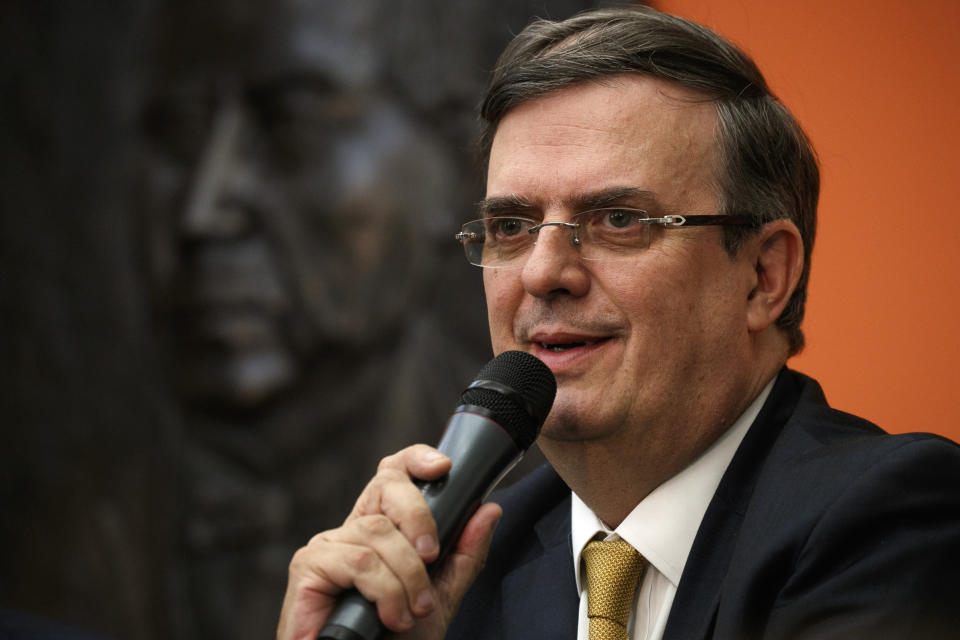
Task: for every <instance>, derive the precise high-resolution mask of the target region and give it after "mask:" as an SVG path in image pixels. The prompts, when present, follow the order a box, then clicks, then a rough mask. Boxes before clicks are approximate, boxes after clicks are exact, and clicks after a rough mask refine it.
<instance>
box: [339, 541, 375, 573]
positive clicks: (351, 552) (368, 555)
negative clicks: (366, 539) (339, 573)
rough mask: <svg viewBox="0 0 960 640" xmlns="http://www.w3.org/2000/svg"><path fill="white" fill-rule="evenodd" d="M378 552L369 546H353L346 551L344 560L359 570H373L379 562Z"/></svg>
mask: <svg viewBox="0 0 960 640" xmlns="http://www.w3.org/2000/svg"><path fill="white" fill-rule="evenodd" d="M377 558H378V556H377V554H376V552H375V551H374V550H373V549H370V548H369V547H353V548H351V549H348V550H346V551H345V552H344V560H345V561H346V563H347V564H348V565H349V566H351V567H353V568H354V570H355V571H357V572H367V571H370V570H372V569H373V568H374V567H375V566H376V564H377Z"/></svg>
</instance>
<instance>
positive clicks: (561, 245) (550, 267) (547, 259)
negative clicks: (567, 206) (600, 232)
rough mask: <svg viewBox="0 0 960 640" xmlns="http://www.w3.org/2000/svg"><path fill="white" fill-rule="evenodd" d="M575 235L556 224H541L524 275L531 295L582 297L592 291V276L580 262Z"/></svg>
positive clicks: (563, 226) (526, 287)
mask: <svg viewBox="0 0 960 640" xmlns="http://www.w3.org/2000/svg"><path fill="white" fill-rule="evenodd" d="M574 233H576V229H573V228H570V227H569V226H568V225H564V224H554V223H547V224H545V225H541V226H540V228H539V229H538V230H537V239H536V243H535V244H534V246H533V248H532V249H531V250H530V255H529V256H528V257H527V261H526V263H525V264H524V265H523V271H522V273H521V279H522V281H523V288H524V289H526V291H527V292H528V293H529V294H530V295H532V296H534V297H537V298H552V297H555V296H557V295H571V296H575V297H579V296H583V295H586V293H587V291H589V290H590V273H589V272H588V271H587V269H586V268H585V267H584V265H583V261H582V260H581V259H580V252H579V250H578V248H577V245H576V244H575V242H574V238H575V236H574V235H573V234H574Z"/></svg>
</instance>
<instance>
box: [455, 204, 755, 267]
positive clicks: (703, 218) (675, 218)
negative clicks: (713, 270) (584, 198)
mask: <svg viewBox="0 0 960 640" xmlns="http://www.w3.org/2000/svg"><path fill="white" fill-rule="evenodd" d="M595 211H629V212H631V213H634V214H640V213H642V214H644V215H647V212H646V211H645V210H643V209H633V208H630V207H602V208H600V209H590V210H587V211H581V212H580V213H578V214H577V215H578V216H580V215H583V214H587V213H593V212H595ZM494 218H497V219H508V220H522V221H525V222H536V221H535V220H532V219H530V218H527V217H524V216H489V217H486V218H478V219H476V220H470V221H468V222H465V223H463V225H461V227H460V231H459V232H458V233H457V234H455V235H454V240H457V241H458V242H460V244H461V245H463V248H464V253H465V254H466V249H467V241H468V240H472V239H474V238H476V237H477V236H478V235H479V234H477V233H474V232H467V231H464V228H465V227H466V226H467V225H469V224H473V223H475V222H484V221H485V220H492V219H494ZM635 222H636V223H637V224H649V225H659V226H661V227H664V228H667V229H675V228H679V227H707V226H723V227H758V226H760V225H759V223H758V221H757V220H756V219H755V218H753V217H751V216H748V215H743V214H671V215H665V216H660V217H656V218H637V220H636V221H635ZM580 226H581V225H580V223H578V222H563V221H555V222H541V223H539V224H535V225H533V226H532V227H530V228H529V229H527V233H528V234H530V235H536V234H537V233H539V231H540V230H541V229H543V228H544V227H562V228H564V229H569V230H570V231H571V243H572V244H573V245H574V246H579V245H580V236H579V235H578V234H577V233H576V229H579V228H580ZM534 244H536V243H534ZM467 262H469V263H470V264H472V265H473V266H475V267H480V268H481V269H504V268H511V267H506V266H496V265H484V264H477V263H476V262H473V261H472V260H470V258H469V256H467ZM518 267H519V265H518ZM514 268H516V267H514Z"/></svg>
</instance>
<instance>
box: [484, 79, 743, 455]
mask: <svg viewBox="0 0 960 640" xmlns="http://www.w3.org/2000/svg"><path fill="white" fill-rule="evenodd" d="M715 127H716V116H715V111H714V105H713V104H712V103H711V102H709V101H706V100H703V99H702V96H698V95H696V94H693V93H691V92H689V91H687V90H685V89H682V88H679V87H677V86H674V85H672V84H670V83H667V82H664V81H660V80H656V79H653V78H648V77H645V76H641V75H635V74H631V75H623V76H618V77H616V78H612V79H607V80H605V81H604V82H603V83H583V84H579V85H575V86H572V87H569V88H566V89H563V90H560V91H556V92H553V93H550V94H548V95H546V96H544V97H542V98H539V99H535V100H532V101H530V102H527V103H524V104H522V105H520V106H518V107H516V108H515V109H513V110H512V111H510V112H509V113H508V114H507V115H506V116H505V117H504V118H503V120H502V122H501V123H500V126H499V128H498V129H497V133H496V136H495V138H494V141H493V146H492V149H491V155H490V165H489V173H488V181H487V199H488V201H489V200H490V199H495V198H513V199H517V200H519V201H522V202H523V203H524V204H525V205H526V206H528V207H531V208H529V209H527V208H524V211H523V213H521V214H520V215H525V216H529V217H535V218H539V219H542V220H544V221H565V220H569V219H570V217H571V216H572V215H574V214H576V213H577V212H578V210H579V209H578V205H577V204H576V203H577V202H578V201H579V202H582V201H583V200H584V199H585V198H589V197H593V196H597V195H604V194H608V193H614V192H617V191H627V190H636V191H637V192H633V193H630V194H628V195H625V196H623V197H622V198H619V199H617V200H615V201H614V202H612V203H611V204H612V205H621V206H625V207H632V208H637V209H643V210H645V211H647V212H648V213H649V214H650V215H651V216H660V215H665V214H670V213H718V212H719V209H720V202H719V198H718V193H717V187H716V183H717V181H716V179H715V175H716V149H715V143H714V140H715ZM580 206H582V205H580ZM531 212H532V213H531ZM752 271H753V270H752V267H751V265H749V264H745V263H744V261H743V260H741V259H738V258H731V257H730V255H729V254H728V253H727V252H726V250H725V249H724V247H723V244H722V233H721V230H720V228H718V227H700V228H687V229H669V230H667V229H663V228H660V227H654V229H653V234H652V238H651V242H650V246H649V248H647V249H646V250H644V251H642V252H640V253H638V254H635V255H633V256H630V257H628V258H624V259H621V260H618V261H613V262H603V261H586V260H582V259H581V258H580V255H579V252H578V249H577V248H575V247H574V246H573V245H572V244H571V241H570V232H569V231H568V230H566V229H563V228H561V227H556V226H551V227H545V228H543V229H542V230H541V231H540V232H539V237H538V240H537V244H536V245H535V246H534V247H533V249H532V250H531V254H530V256H529V259H528V260H527V262H526V263H525V265H524V266H523V267H522V268H518V269H484V272H483V275H484V286H485V290H486V297H487V305H488V312H489V322H490V330H491V337H492V341H493V347H494V351H495V352H496V353H499V352H501V351H504V350H507V349H520V350H523V351H527V352H529V353H532V354H533V355H536V356H537V357H539V358H541V359H542V360H543V361H544V362H545V363H546V364H547V365H548V366H549V367H550V369H551V370H552V371H553V373H554V375H555V376H556V378H557V382H558V393H557V398H556V401H555V403H554V405H553V410H552V412H551V414H550V417H549V419H548V421H547V423H546V425H545V426H544V429H543V432H542V436H543V437H542V438H541V446H542V447H544V451H545V452H546V453H547V454H548V456H549V445H550V442H549V441H550V440H554V441H570V440H576V441H582V440H591V439H602V438H605V437H608V436H612V435H615V434H619V433H624V432H625V430H626V431H627V432H632V433H636V432H638V431H639V432H643V433H645V434H646V436H645V437H646V438H647V441H648V442H649V439H650V438H654V439H659V440H660V442H661V445H663V444H664V443H666V446H667V447H668V448H673V447H676V448H679V449H685V450H693V449H697V448H702V446H705V444H706V443H707V442H709V441H711V440H712V439H713V438H714V437H716V435H718V434H717V433H716V432H714V433H710V431H709V428H707V429H706V430H705V429H704V427H703V426H702V425H703V424H704V423H708V424H710V425H713V426H714V428H715V429H719V428H721V427H726V426H729V424H730V422H732V420H733V419H734V418H735V417H736V415H737V413H738V412H739V411H741V410H742V409H743V408H744V407H743V406H739V405H737V406H730V398H731V397H734V396H735V395H736V393H735V391H736V389H737V388H738V385H739V386H742V385H743V384H744V375H745V374H744V370H745V369H746V367H745V366H744V364H743V363H744V362H745V360H746V359H747V358H748V356H749V352H748V349H749V341H748V339H747V338H748V336H747V328H746V304H747V299H748V297H749V294H750V288H751V286H752V285H751V282H752V281H753V280H754V279H755V273H752ZM548 345H549V346H548ZM697 424H699V425H701V426H700V427H697V426H695V425H697ZM544 440H546V442H545V441H544Z"/></svg>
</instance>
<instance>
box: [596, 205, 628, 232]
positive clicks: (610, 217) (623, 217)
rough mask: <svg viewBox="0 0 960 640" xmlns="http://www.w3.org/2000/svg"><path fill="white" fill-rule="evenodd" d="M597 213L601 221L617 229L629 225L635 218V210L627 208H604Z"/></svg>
mask: <svg viewBox="0 0 960 640" xmlns="http://www.w3.org/2000/svg"><path fill="white" fill-rule="evenodd" d="M599 213H600V220H599V221H600V222H601V223H603V224H604V225H606V226H610V227H615V228H617V229H623V228H624V227H628V226H630V224H631V223H632V222H633V221H634V220H635V219H636V218H637V214H636V212H634V211H632V210H629V209H605V210H603V211H600V212H599Z"/></svg>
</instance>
